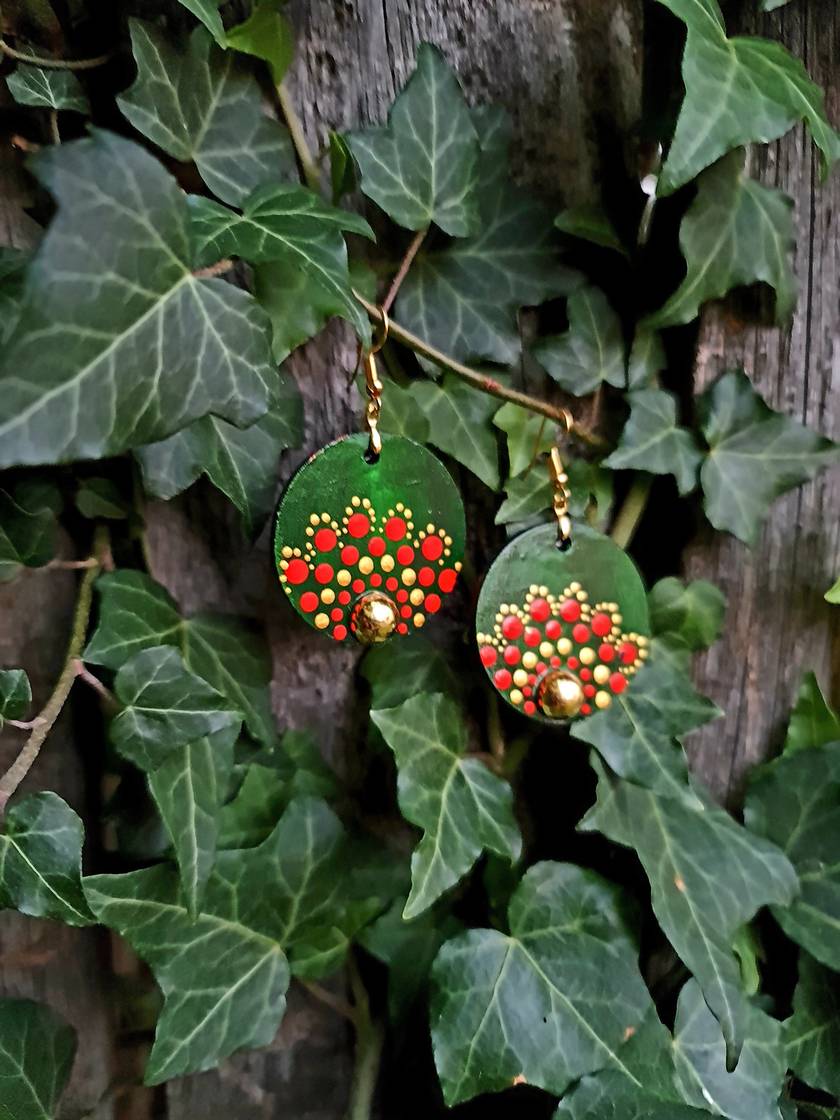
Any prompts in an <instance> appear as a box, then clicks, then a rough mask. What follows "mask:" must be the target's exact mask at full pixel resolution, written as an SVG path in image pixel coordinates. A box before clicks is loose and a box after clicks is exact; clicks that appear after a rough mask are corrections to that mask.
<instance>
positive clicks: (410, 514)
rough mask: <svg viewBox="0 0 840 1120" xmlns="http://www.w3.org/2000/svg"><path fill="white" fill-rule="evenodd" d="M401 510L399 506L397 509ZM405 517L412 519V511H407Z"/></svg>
mask: <svg viewBox="0 0 840 1120" xmlns="http://www.w3.org/2000/svg"><path fill="white" fill-rule="evenodd" d="M399 508H400V507H399V506H397V509H399ZM405 515H406V517H411V516H412V513H411V510H410V509H407V510H406V511H405Z"/></svg>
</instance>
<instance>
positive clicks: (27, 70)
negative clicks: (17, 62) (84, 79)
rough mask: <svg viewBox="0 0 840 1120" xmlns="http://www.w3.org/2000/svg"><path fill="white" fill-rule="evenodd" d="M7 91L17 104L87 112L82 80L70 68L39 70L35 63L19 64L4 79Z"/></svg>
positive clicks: (88, 107) (87, 106)
mask: <svg viewBox="0 0 840 1120" xmlns="http://www.w3.org/2000/svg"><path fill="white" fill-rule="evenodd" d="M6 85H7V86H8V87H9V93H10V94H11V95H12V97H13V98H14V99H15V101H17V103H18V105H31V106H33V107H34V108H38V109H55V110H59V109H72V110H73V111H74V112H76V113H89V112H90V103H89V102H88V99H87V95H86V94H85V91H84V89H83V88H82V83H81V82H80V81H79V79H78V78H77V77H76V75H75V74H73V73H72V72H71V71H70V70H42V69H40V67H38V66H18V68H17V70H16V71H15V72H14V74H10V75H9V77H8V78H7V79H6Z"/></svg>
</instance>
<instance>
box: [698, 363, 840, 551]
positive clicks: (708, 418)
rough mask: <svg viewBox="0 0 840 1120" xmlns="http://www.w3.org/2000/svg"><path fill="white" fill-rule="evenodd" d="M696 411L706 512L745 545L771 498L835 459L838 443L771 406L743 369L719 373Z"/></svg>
mask: <svg viewBox="0 0 840 1120" xmlns="http://www.w3.org/2000/svg"><path fill="white" fill-rule="evenodd" d="M699 413H700V419H701V426H702V430H703V435H704V436H705V437H706V441H707V443H708V444H709V454H708V456H707V458H706V461H705V463H704V464H703V466H702V468H701V470H700V483H701V485H702V487H703V493H704V495H705V501H704V507H705V510H706V516H707V517H708V518H709V520H710V521H711V523H712V525H714V527H715V528H716V529H723V530H725V531H727V532H730V533H732V534H734V535H735V536H736V537H738V538H739V539H740V540H742V541H744V542H745V543H746V544H748V545H754V544H755V543H756V542H757V540H758V535H759V532H760V529H761V523H762V521H763V519H764V517H765V516H766V515H767V512H768V510H769V508H770V504H771V503H772V502H773V500H774V499H775V498H777V497H778V496H779V495H780V494H784V493H785V492H786V491H788V490H791V489H793V487H795V486H798V485H799V484H800V483H801V482H805V481H806V480H807V479H809V478H813V477H814V475H815V474H816V473H817V471H819V470H820V469H821V468H822V467H824V466H827V465H828V464H830V463H835V462H837V461H838V460H839V459H840V445H838V444H835V443H832V442H831V440H828V439H823V438H822V437H821V436H818V435H816V434H815V433H814V432H812V431H811V430H810V429H808V428H805V427H803V425H802V424H798V423H797V422H796V421H795V420H791V419H790V417H788V416H784V415H783V414H782V413H780V412H774V411H773V410H772V409H771V408H769V407H768V406H767V405H766V404H765V403H764V400H763V399H762V398H761V397H760V396H759V395H758V393H756V392H755V390H754V389H753V387H752V385H751V384H750V381H749V378H748V377H747V375H746V374H745V373H744V372H743V371H742V370H739V371H737V372H732V373H725V374H723V375H722V376H721V377H720V378H718V380H717V381H716V382H715V383H714V384H713V385H711V386H710V387H709V388H708V389H707V390H706V392H705V393H704V394H703V396H702V397H701V398H700V401H699Z"/></svg>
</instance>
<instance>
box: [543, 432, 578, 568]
mask: <svg viewBox="0 0 840 1120" xmlns="http://www.w3.org/2000/svg"><path fill="white" fill-rule="evenodd" d="M548 471H549V475H550V476H551V485H552V489H553V491H554V498H553V503H554V516H555V517H556V519H557V547H558V548H559V549H561V550H562V551H565V550H566V549H567V548H568V547H569V545H570V544H571V543H572V519H571V518H570V517H569V498H570V496H571V495H570V492H569V476H568V475H567V474H566V468H565V467H564V466H563V460H562V459H561V458H560V449H559V447H556V446H555V447H552V449H551V454H550V455H549V459H548Z"/></svg>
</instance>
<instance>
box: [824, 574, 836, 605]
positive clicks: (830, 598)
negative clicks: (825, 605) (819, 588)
mask: <svg viewBox="0 0 840 1120" xmlns="http://www.w3.org/2000/svg"><path fill="white" fill-rule="evenodd" d="M825 598H826V601H827V602H829V603H840V579H838V580H837V582H836V583H835V584H834V586H833V587H829V589H828V591H826V593H825Z"/></svg>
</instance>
